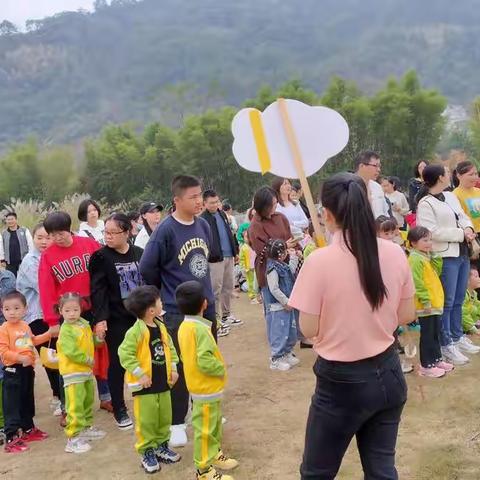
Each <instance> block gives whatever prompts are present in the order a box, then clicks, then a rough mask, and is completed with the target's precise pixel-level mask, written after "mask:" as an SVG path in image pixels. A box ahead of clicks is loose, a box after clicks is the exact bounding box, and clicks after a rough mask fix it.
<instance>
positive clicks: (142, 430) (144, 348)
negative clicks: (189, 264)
mask: <svg viewBox="0 0 480 480" xmlns="http://www.w3.org/2000/svg"><path fill="white" fill-rule="evenodd" d="M125 307H126V308H127V310H128V311H129V312H131V313H132V314H133V315H135V316H136V317H137V318H138V320H137V321H136V322H135V324H134V325H133V327H131V328H130V329H129V330H128V331H127V333H126V334H125V339H124V340H123V342H122V343H121V345H120V347H119V348H118V356H119V358H120V363H121V365H122V367H123V368H124V369H125V381H126V383H127V385H128V387H129V388H130V390H131V391H132V395H133V413H134V416H135V434H136V436H137V443H136V444H135V448H136V450H137V452H138V453H139V454H140V455H142V466H143V468H144V469H145V471H146V472H147V473H154V472H157V471H159V470H160V463H176V462H179V461H180V458H181V457H180V455H179V454H178V453H175V452H174V451H172V450H170V449H169V448H168V441H169V440H170V427H171V425H172V402H171V398H170V389H171V388H172V387H173V385H174V384H175V382H176V381H177V380H178V373H177V363H178V356H177V352H176V350H175V347H174V346H173V342H172V339H171V337H170V335H169V334H168V332H167V329H166V327H165V325H164V324H163V323H162V322H160V321H159V320H158V318H159V317H160V316H161V315H162V312H163V306H162V302H161V300H160V293H159V291H158V289H157V288H156V287H154V286H142V287H137V288H136V289H134V290H132V292H131V293H130V295H129V296H128V298H127V299H126V301H125ZM159 462H160V463H159Z"/></svg>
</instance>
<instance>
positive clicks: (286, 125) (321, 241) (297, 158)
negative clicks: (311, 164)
mask: <svg viewBox="0 0 480 480" xmlns="http://www.w3.org/2000/svg"><path fill="white" fill-rule="evenodd" d="M278 108H279V109H280V117H281V119H282V124H283V129H284V130H285V135H286V137H287V141H288V144H289V146H290V150H291V152H292V156H293V162H294V164H295V168H296V170H297V174H298V178H299V180H300V184H301V185H302V190H303V193H304V195H305V200H306V202H307V207H308V211H309V212H310V217H311V219H312V224H313V229H314V231H315V242H316V244H317V246H318V247H325V246H326V245H327V242H326V241H325V237H324V236H323V234H322V230H321V228H320V222H319V221H318V211H317V209H316V208H315V203H314V201H313V197H312V192H311V190H310V186H309V184H308V180H307V177H306V175H305V169H304V168H303V161H302V155H301V153H300V148H299V147H298V142H297V137H296V135H295V131H294V129H293V126H292V122H291V121H290V116H289V115H288V108H287V102H286V101H285V99H284V98H279V99H278Z"/></svg>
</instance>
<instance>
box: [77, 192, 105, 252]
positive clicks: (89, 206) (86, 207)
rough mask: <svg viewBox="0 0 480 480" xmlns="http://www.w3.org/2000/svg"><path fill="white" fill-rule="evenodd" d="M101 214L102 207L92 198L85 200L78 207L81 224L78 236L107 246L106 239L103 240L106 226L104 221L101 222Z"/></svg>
mask: <svg viewBox="0 0 480 480" xmlns="http://www.w3.org/2000/svg"><path fill="white" fill-rule="evenodd" d="M101 214H102V211H101V210H100V206H99V205H98V203H97V202H96V201H95V200H92V199H91V198H87V199H86V200H83V201H82V202H81V203H80V205H79V206H78V219H79V220H80V222H81V223H80V227H79V229H78V235H79V236H80V237H90V238H93V239H94V240H96V241H97V242H98V243H100V244H101V245H105V239H104V238H103V232H104V230H105V225H104V223H103V220H100V215H101Z"/></svg>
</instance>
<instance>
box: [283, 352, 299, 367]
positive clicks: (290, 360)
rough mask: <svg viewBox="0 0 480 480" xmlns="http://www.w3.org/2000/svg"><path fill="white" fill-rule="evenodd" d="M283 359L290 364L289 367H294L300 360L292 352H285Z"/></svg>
mask: <svg viewBox="0 0 480 480" xmlns="http://www.w3.org/2000/svg"><path fill="white" fill-rule="evenodd" d="M283 359H284V360H285V361H286V362H287V363H288V364H289V365H290V366H291V367H296V366H297V365H298V364H299V363H300V360H299V359H298V358H297V356H296V355H295V354H294V353H293V352H290V353H287V354H286V355H285V356H284V357H283Z"/></svg>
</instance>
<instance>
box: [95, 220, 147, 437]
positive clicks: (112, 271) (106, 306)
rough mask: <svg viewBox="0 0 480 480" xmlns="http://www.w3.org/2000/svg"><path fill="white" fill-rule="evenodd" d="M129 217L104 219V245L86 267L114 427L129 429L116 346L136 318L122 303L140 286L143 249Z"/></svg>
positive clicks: (122, 370)
mask: <svg viewBox="0 0 480 480" xmlns="http://www.w3.org/2000/svg"><path fill="white" fill-rule="evenodd" d="M130 230H131V223H130V219H129V218H128V217H127V216H126V215H124V214H123V213H114V214H113V215H111V216H110V217H109V218H108V219H107V220H106V222H105V243H106V245H105V247H103V248H101V249H100V250H98V251H97V252H95V253H94V254H93V255H92V257H91V259H90V265H89V267H88V269H89V271H90V283H91V300H92V308H93V311H94V312H95V318H96V319H97V320H98V323H97V324H96V327H95V328H96V332H97V333H100V334H103V333H104V332H106V337H105V341H106V342H107V346H108V353H109V361H110V363H109V367H108V384H109V387H110V394H111V396H112V407H113V414H114V416H115V421H116V423H117V426H118V428H120V429H121V430H128V429H130V428H132V420H131V419H130V416H129V415H128V412H127V407H126V405H125V399H124V395H123V384H124V375H125V370H124V369H123V368H122V366H121V365H120V359H119V358H118V347H119V346H120V344H121V343H122V341H123V339H124V337H125V333H126V332H127V330H128V329H129V328H130V327H131V326H132V325H133V324H134V323H135V321H136V320H137V319H136V318H135V317H134V316H133V315H132V314H131V313H129V312H128V311H127V309H126V308H125V307H124V305H123V301H124V300H125V299H126V298H127V296H128V294H129V293H130V292H131V291H132V290H133V289H134V288H136V287H138V286H140V285H143V279H142V276H141V275H140V270H139V266H138V264H139V262H140V259H141V257H142V253H143V250H142V249H141V248H140V247H136V246H134V245H131V244H130V242H129V235H130Z"/></svg>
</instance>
